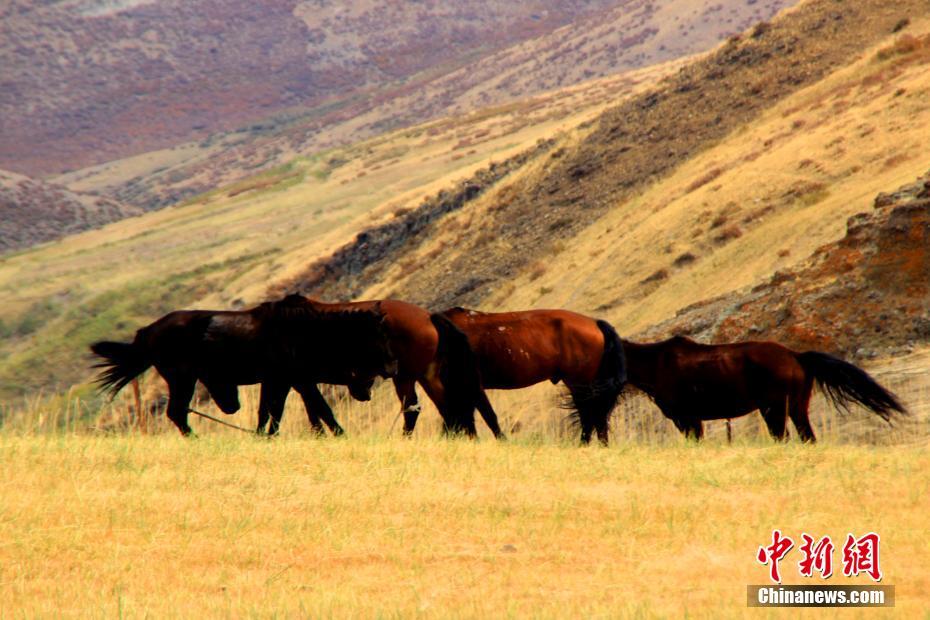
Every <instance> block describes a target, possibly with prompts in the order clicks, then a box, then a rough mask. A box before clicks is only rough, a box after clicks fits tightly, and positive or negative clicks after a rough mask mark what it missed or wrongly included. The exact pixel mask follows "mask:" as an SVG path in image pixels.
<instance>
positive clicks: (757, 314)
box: [643, 172, 930, 358]
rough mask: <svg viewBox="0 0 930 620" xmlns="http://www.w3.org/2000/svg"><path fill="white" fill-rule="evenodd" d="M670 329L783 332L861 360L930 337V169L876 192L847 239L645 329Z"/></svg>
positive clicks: (732, 335) (802, 344)
mask: <svg viewBox="0 0 930 620" xmlns="http://www.w3.org/2000/svg"><path fill="white" fill-rule="evenodd" d="M840 325H841V326H842V329H837V326H840ZM672 334H689V335H692V336H694V337H696V338H698V339H700V340H702V341H704V342H727V341H732V340H744V339H749V338H752V339H768V340H776V341H778V342H781V343H784V344H785V345H787V346H789V347H792V348H795V349H801V350H806V349H816V350H819V351H829V352H832V353H836V354H840V355H843V356H846V357H859V358H863V357H866V358H867V357H872V356H874V355H876V354H877V353H878V352H882V353H902V352H909V351H910V350H912V349H913V348H914V347H915V346H916V345H918V344H923V343H926V342H930V172H928V173H927V174H926V175H925V176H924V177H922V178H920V179H918V180H917V181H916V182H915V183H911V184H908V185H906V186H904V187H902V188H900V189H899V190H897V191H895V192H893V193H891V194H879V196H878V197H877V198H876V199H875V206H874V210H873V211H872V212H869V213H861V214H859V215H856V216H854V217H851V218H850V219H849V221H848V223H847V232H846V236H845V237H843V239H842V240H840V241H838V242H837V243H832V244H829V245H825V246H823V247H821V248H820V249H819V250H817V252H816V253H815V254H814V255H813V256H812V257H811V258H810V259H809V260H807V261H806V262H805V263H803V264H801V265H799V266H798V267H796V268H793V269H789V270H785V271H780V272H778V273H776V274H775V275H774V276H773V277H772V278H771V279H770V280H769V281H768V282H765V283H764V284H760V285H759V286H756V287H753V288H752V289H751V290H749V291H740V292H736V293H732V294H730V295H725V296H723V297H719V298H715V299H712V300H709V301H707V302H703V303H700V304H696V305H693V306H690V307H688V308H684V309H682V310H681V311H680V312H679V313H678V316H676V317H675V318H673V319H671V320H668V321H665V322H663V323H660V324H659V325H657V326H655V327H653V328H650V329H649V330H647V331H646V332H645V333H644V334H643V337H644V338H648V339H653V338H659V337H665V336H668V335H672ZM866 344H867V346H865V345H866Z"/></svg>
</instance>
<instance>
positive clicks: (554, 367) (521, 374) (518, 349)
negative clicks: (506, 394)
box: [442, 308, 626, 445]
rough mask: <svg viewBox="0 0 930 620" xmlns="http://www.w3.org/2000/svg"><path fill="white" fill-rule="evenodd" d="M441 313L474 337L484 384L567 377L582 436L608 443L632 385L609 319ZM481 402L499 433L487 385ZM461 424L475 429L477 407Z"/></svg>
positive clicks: (551, 313)
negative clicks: (613, 421)
mask: <svg viewBox="0 0 930 620" xmlns="http://www.w3.org/2000/svg"><path fill="white" fill-rule="evenodd" d="M442 315H443V316H445V317H446V318H448V319H449V320H450V321H451V322H452V323H453V324H454V325H455V326H456V327H458V328H459V329H460V330H461V331H462V332H463V333H464V334H465V335H466V336H467V337H468V342H469V344H470V345H471V348H472V350H473V351H474V354H475V356H476V357H477V362H478V367H479V369H480V374H481V387H482V388H487V389H495V390H512V389H518V388H523V387H528V386H530V385H534V384H536V383H540V382H542V381H551V382H552V383H559V382H560V381H561V382H563V383H564V384H565V385H566V386H567V387H568V390H569V394H570V396H571V402H570V406H571V408H572V409H573V410H574V412H573V417H575V418H576V419H577V420H578V421H579V422H580V425H581V441H582V442H583V443H589V442H590V441H591V434H592V432H593V431H596V432H597V437H598V439H599V440H600V441H601V443H603V444H605V445H606V444H607V441H608V426H609V422H610V415H611V413H612V412H613V410H614V407H615V406H616V404H617V399H618V398H619V396H620V394H621V393H622V391H623V387H624V384H625V383H626V364H625V362H624V352H623V345H622V343H621V340H620V337H619V336H617V333H616V332H615V331H614V329H613V327H611V326H610V324H609V323H607V322H605V321H600V320H595V319H592V318H590V317H587V316H584V315H581V314H576V313H575V312H569V311H568V310H528V311H524V312H499V313H486V312H477V311H475V310H466V309H464V308H452V309H451V310H447V311H446V312H444V313H442ZM476 406H477V407H478V411H479V412H480V413H481V415H482V417H483V418H484V419H485V421H486V422H487V423H488V425H489V426H490V427H491V429H492V431H495V434H498V433H499V428H498V423H497V415H496V414H495V413H494V409H493V408H492V407H491V403H490V402H489V401H488V399H487V396H486V395H485V393H484V391H483V390H482V391H480V392H479V393H478V397H477V401H476ZM461 425H462V426H463V427H465V428H466V429H467V431H468V432H469V433H474V425H475V421H474V413H473V411H472V410H469V414H468V417H467V418H466V419H464V420H462V421H461Z"/></svg>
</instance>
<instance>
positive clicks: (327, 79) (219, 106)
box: [0, 0, 609, 174]
mask: <svg viewBox="0 0 930 620" xmlns="http://www.w3.org/2000/svg"><path fill="white" fill-rule="evenodd" d="M607 4H609V0H591V1H588V2H585V1H574V0H565V1H562V2H559V3H557V4H555V5H552V6H550V3H542V2H529V3H520V4H519V5H517V4H513V3H506V2H488V1H478V0H467V1H465V2H457V3H453V4H449V3H440V2H432V1H431V2H426V3H422V4H412V3H393V2H382V1H372V0H351V1H350V2H339V3H333V2H325V1H323V2H315V1H309V0H273V1H270V2H249V1H245V0H231V1H229V0H203V1H201V2H196V3H191V2H184V1H181V0H161V1H159V2H129V3H122V5H120V4H112V3H106V2H99V1H94V0H80V1H71V2H58V3H47V4H45V5H44V6H43V5H38V6H36V4H35V3H32V2H24V1H21V0H17V1H15V2H13V3H11V4H8V5H7V7H6V8H5V9H3V10H2V13H0V18H2V19H0V23H2V24H3V25H2V30H0V42H2V43H0V46H2V47H0V49H2V55H3V56H4V57H5V58H11V59H13V62H12V63H8V62H5V63H4V69H3V73H2V79H0V83H2V84H3V85H4V88H3V89H0V92H3V93H4V95H3V97H2V99H0V119H2V120H0V123H2V124H0V135H3V136H4V141H3V145H2V148H0V167H7V168H11V169H15V170H17V171H23V172H26V173H30V174H47V173H50V172H55V171H61V170H62V169H65V168H79V167H85V166H87V165H91V164H95V163H99V162H101V161H106V160H110V159H115V158H117V157H120V156H125V155H129V154H134V153H138V152H141V151H148V150H153V149H155V148H161V147H165V146H171V145H173V144H176V143H178V142H181V141H184V140H189V139H191V138H192V137H195V136H197V135H200V136H204V135H206V133H207V132H210V131H217V130H227V129H232V128H234V127H236V126H239V125H242V124H244V123H248V122H249V121H253V120H257V119H261V118H263V117H267V116H269V115H270V114H273V113H276V112H283V111H286V110H288V109H292V108H294V107H297V106H314V105H319V104H320V103H323V102H325V101H326V100H327V99H329V98H333V97H339V96H344V95H346V94H347V93H349V92H354V91H357V92H363V91H365V90H366V89H371V88H376V87H378V86H381V85H385V84H388V83H392V82H394V81H396V80H403V79H406V78H408V77H411V76H413V75H414V74H416V73H418V72H421V71H425V70H429V69H431V68H433V67H436V66H441V65H443V64H444V63H453V65H455V64H460V63H462V62H463V61H464V59H465V58H467V57H468V56H470V55H472V54H475V53H480V52H481V51H482V50H486V49H497V48H499V47H503V46H506V45H508V44H510V43H512V42H515V41H521V40H524V39H527V38H531V37H533V36H536V35H538V34H541V33H543V32H547V31H550V30H552V29H553V28H555V27H558V26H560V25H564V24H565V23H568V22H569V21H570V20H572V19H574V18H576V17H577V16H578V15H584V14H586V13H590V12H592V11H597V10H598V9H600V8H602V7H604V6H606V5H607ZM24 100H26V101H30V102H31V103H30V105H29V106H28V107H25V108H24V107H23V106H22V105H21V103H20V102H22V101H24Z"/></svg>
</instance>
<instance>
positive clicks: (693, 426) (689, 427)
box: [685, 418, 704, 442]
mask: <svg viewBox="0 0 930 620" xmlns="http://www.w3.org/2000/svg"><path fill="white" fill-rule="evenodd" d="M685 436H686V437H688V439H693V440H694V441H698V442H699V441H701V440H702V439H703V438H704V422H703V421H702V420H699V419H697V418H694V419H691V420H689V421H688V422H686V430H685Z"/></svg>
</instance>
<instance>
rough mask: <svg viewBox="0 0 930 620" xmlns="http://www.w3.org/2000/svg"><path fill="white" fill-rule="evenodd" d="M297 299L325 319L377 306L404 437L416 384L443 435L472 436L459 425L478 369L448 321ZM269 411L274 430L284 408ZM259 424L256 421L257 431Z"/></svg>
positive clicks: (397, 307)
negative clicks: (393, 369) (387, 344)
mask: <svg viewBox="0 0 930 620" xmlns="http://www.w3.org/2000/svg"><path fill="white" fill-rule="evenodd" d="M294 297H299V296H294ZM300 299H303V300H305V302H306V303H307V304H310V305H312V306H313V307H314V308H315V309H316V311H318V312H320V313H322V314H324V315H325V314H326V313H329V312H334V313H337V314H338V313H344V312H359V311H362V312H371V311H374V309H376V308H377V309H378V312H380V313H381V314H382V315H383V316H384V329H385V332H386V333H387V337H388V339H389V342H390V346H391V353H392V355H393V357H394V359H395V360H396V363H397V365H396V373H395V374H394V375H393V377H392V380H393V382H394V390H395V393H396V394H397V398H398V399H399V400H400V404H401V411H402V413H403V416H404V434H405V435H409V434H410V433H412V432H413V429H414V426H415V425H416V420H417V417H418V416H419V414H420V403H419V400H418V398H417V393H416V384H418V383H419V384H420V386H421V387H422V388H423V390H424V391H425V392H426V394H427V396H428V397H429V398H430V400H432V401H433V403H435V405H436V408H437V409H438V410H439V413H440V415H441V416H442V418H443V428H444V430H445V431H446V432H453V433H454V432H460V431H464V432H466V433H468V434H469V435H473V434H474V424H473V423H472V425H471V426H470V427H469V426H468V425H465V426H462V425H461V424H460V421H461V420H463V419H465V418H467V417H468V415H469V414H470V413H471V412H473V411H474V406H475V405H474V403H475V400H476V395H477V394H478V392H479V390H480V386H479V383H478V375H477V366H476V364H475V362H474V359H473V357H472V353H471V349H470V348H469V345H468V340H467V339H466V338H465V335H464V334H462V333H461V332H460V331H459V330H458V328H456V327H455V325H453V324H452V323H451V322H450V321H449V320H448V319H446V318H444V317H442V316H440V315H430V313H429V312H428V311H426V310H424V309H423V308H421V307H419V306H416V305H414V304H410V303H407V302H404V301H398V300H395V299H383V300H371V301H357V302H344V303H326V302H322V301H318V300H314V299H311V298H306V297H300ZM270 411H271V412H272V417H271V423H272V426H273V427H276V426H277V424H278V423H279V422H280V418H281V415H283V408H272V409H271V410H270ZM274 412H277V415H275V413H274ZM330 415H332V413H331V412H330ZM262 424H263V421H262V419H261V418H260V419H259V427H260V428H261V425H262ZM492 424H495V426H494V431H495V435H497V436H500V435H501V432H500V428H497V427H496V417H495V420H493V421H492Z"/></svg>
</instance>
